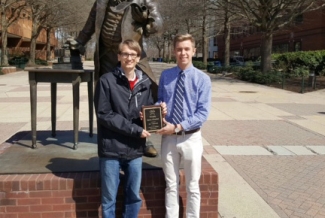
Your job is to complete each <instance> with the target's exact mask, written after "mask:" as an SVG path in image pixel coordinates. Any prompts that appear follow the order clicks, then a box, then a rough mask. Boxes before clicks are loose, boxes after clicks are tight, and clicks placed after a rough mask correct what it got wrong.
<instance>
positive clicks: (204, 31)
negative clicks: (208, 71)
mask: <svg viewBox="0 0 325 218" xmlns="http://www.w3.org/2000/svg"><path fill="white" fill-rule="evenodd" d="M208 46H209V45H208V37H207V22H206V15H204V16H203V22H202V57H203V63H204V65H207V64H208Z"/></svg>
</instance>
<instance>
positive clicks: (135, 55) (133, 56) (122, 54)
mask: <svg viewBox="0 0 325 218" xmlns="http://www.w3.org/2000/svg"><path fill="white" fill-rule="evenodd" d="M120 55H121V56H122V58H128V57H131V58H132V59H135V58H136V57H138V54H128V53H120Z"/></svg>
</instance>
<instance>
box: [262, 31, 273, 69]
mask: <svg viewBox="0 0 325 218" xmlns="http://www.w3.org/2000/svg"><path fill="white" fill-rule="evenodd" d="M272 40H273V34H272V33H265V35H264V37H263V40H262V47H261V69H262V73H267V72H269V71H270V70H271V69H272V62H271V58H272Z"/></svg>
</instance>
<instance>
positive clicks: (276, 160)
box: [0, 62, 325, 218]
mask: <svg viewBox="0 0 325 218" xmlns="http://www.w3.org/2000/svg"><path fill="white" fill-rule="evenodd" d="M91 65H92V63H91V62H86V63H85V64H84V66H85V67H91ZM171 66H173V65H170V64H163V63H152V68H153V70H154V71H155V73H156V74H157V76H158V77H159V73H160V72H161V70H163V69H165V68H168V67H171ZM210 76H211V80H212V89H213V93H212V108H211V109H212V110H211V114H210V116H209V119H208V121H207V122H206V123H205V125H204V126H203V128H202V133H203V137H204V145H205V152H204V156H205V158H206V159H207V160H208V161H209V162H210V164H211V165H212V166H213V167H214V168H215V170H216V171H217V172H218V174H219V191H220V192H219V213H220V217H223V218H234V217H236V218H275V217H283V218H286V217H290V218H296V217H297V218H308V217H313V218H320V217H325V90H321V91H317V92H312V93H306V94H297V93H292V92H288V91H284V90H280V89H275V88H270V87H266V86H261V85H256V84H250V83H245V82H241V81H236V80H232V79H229V78H226V77H222V76H217V75H210ZM71 89H72V88H71V85H70V84H59V85H58V94H57V99H58V107H57V129H58V130H71V129H72V91H71ZM49 95H50V86H49V84H42V83H40V84H39V85H38V102H39V103H38V108H37V129H38V130H49V129H50V126H51V120H50V98H49ZM80 95H81V97H80V127H81V128H86V127H88V105H87V87H86V84H82V85H81V90H80ZM30 128H31V124H30V99H29V84H28V75H27V72H25V71H20V72H16V73H12V74H7V75H2V76H0V144H1V143H2V142H5V141H6V140H7V139H8V138H10V137H11V136H12V135H14V134H15V133H17V132H20V131H30ZM6 146H10V145H7V144H6V143H3V144H2V145H1V146H0V154H1V153H2V151H3V150H4V149H6Z"/></svg>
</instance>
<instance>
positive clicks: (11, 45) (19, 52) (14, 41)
mask: <svg viewBox="0 0 325 218" xmlns="http://www.w3.org/2000/svg"><path fill="white" fill-rule="evenodd" d="M0 32H1V33H2V27H1V25H0ZM31 34H32V21H31V20H30V19H28V18H26V19H20V20H18V21H17V22H16V23H14V24H12V25H11V26H10V27H9V28H8V44H7V47H8V54H9V57H8V58H10V57H14V56H28V55H29V48H30V41H31ZM1 36H2V34H1ZM50 44H51V52H52V57H54V48H55V47H56V46H57V44H58V41H57V39H56V38H55V34H54V31H53V32H52V33H51V36H50ZM0 45H1V41H0ZM36 58H37V59H43V60H46V31H45V30H44V29H43V30H42V31H41V33H40V34H39V36H38V38H37V44H36Z"/></svg>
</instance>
